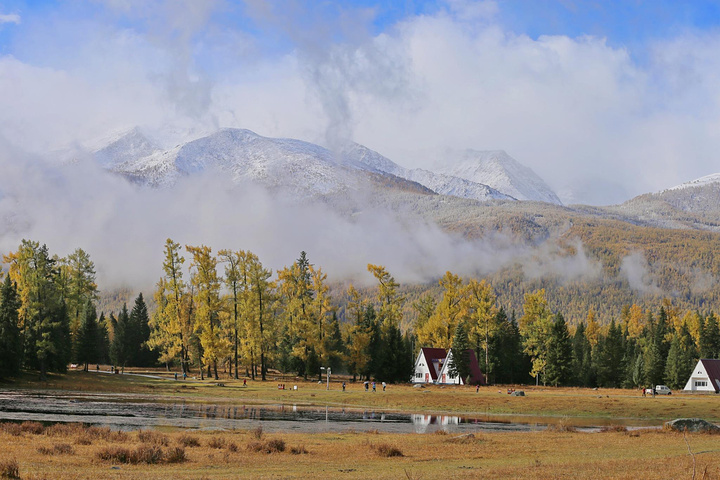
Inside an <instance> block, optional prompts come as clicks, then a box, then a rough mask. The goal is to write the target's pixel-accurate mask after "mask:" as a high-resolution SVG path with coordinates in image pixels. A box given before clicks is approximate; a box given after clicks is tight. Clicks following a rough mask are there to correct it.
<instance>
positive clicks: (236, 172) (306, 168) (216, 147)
mask: <svg viewBox="0 0 720 480" xmlns="http://www.w3.org/2000/svg"><path fill="white" fill-rule="evenodd" d="M112 170H113V171H115V172H117V173H121V174H123V175H125V176H127V177H129V178H131V179H133V180H134V181H137V182H139V183H143V184H147V185H151V186H169V185H172V184H174V183H175V182H176V181H177V180H178V179H179V178H181V177H184V176H189V175H193V174H197V173H200V172H211V171H215V172H220V173H221V174H223V175H228V176H229V177H230V179H231V180H232V181H234V182H236V183H239V182H242V181H247V180H249V181H256V182H260V183H262V184H264V185H265V186H267V187H271V188H275V187H286V188H289V189H291V190H293V191H295V193H309V194H320V195H323V194H329V193H335V192H338V191H342V190H344V189H346V188H348V187H350V188H353V187H355V186H357V184H358V181H359V179H358V176H357V174H356V173H355V172H353V170H354V169H352V168H348V167H347V166H345V165H343V164H342V163H341V162H339V161H338V159H336V158H335V156H334V155H333V154H332V153H331V152H330V151H329V150H327V149H325V148H322V147H320V146H318V145H314V144H312V143H308V142H303V141H300V140H292V139H276V138H266V137H262V136H260V135H257V134H256V133H253V132H251V131H250V130H242V129H223V130H220V131H218V132H216V133H214V134H212V135H209V136H206V137H202V138H199V139H197V140H193V141H191V142H188V143H184V144H182V145H178V146H176V147H175V148H172V149H170V150H166V151H157V152H154V153H152V154H151V155H148V156H144V157H139V158H134V159H132V160H128V161H126V162H123V163H121V164H118V165H115V166H114V167H113V168H112Z"/></svg>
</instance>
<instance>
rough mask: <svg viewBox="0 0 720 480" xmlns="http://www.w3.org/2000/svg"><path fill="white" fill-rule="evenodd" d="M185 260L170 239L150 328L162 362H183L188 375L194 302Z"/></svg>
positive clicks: (153, 342) (152, 345) (182, 365)
mask: <svg viewBox="0 0 720 480" xmlns="http://www.w3.org/2000/svg"><path fill="white" fill-rule="evenodd" d="M184 263H185V258H184V257H182V256H181V255H180V244H179V243H176V242H173V241H172V240H171V239H169V238H168V239H167V241H166V242H165V258H164V260H163V273H164V275H163V277H162V278H161V279H160V280H159V281H158V283H157V289H156V290H155V294H154V298H155V303H156V305H157V309H156V310H155V313H154V314H153V316H152V319H151V322H150V326H151V333H150V342H149V344H150V346H151V347H152V348H155V349H156V350H157V351H158V352H159V354H160V361H162V362H165V363H170V362H172V361H174V360H177V361H179V362H180V366H181V368H182V371H183V373H187V372H188V371H189V370H188V366H189V365H188V364H189V361H190V346H191V341H192V336H193V325H194V321H193V309H192V305H193V304H192V298H191V295H189V294H188V292H187V285H186V283H185V281H184V280H183V272H182V266H183V264H184Z"/></svg>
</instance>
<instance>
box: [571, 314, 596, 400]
mask: <svg viewBox="0 0 720 480" xmlns="http://www.w3.org/2000/svg"><path fill="white" fill-rule="evenodd" d="M572 344H573V361H572V369H573V382H574V383H575V384H576V385H579V386H581V387H589V386H591V385H592V382H593V374H592V357H591V355H592V346H591V345H590V341H589V340H588V339H587V335H586V334H585V324H584V323H583V322H580V323H579V324H578V326H577V328H576V329H575V335H574V336H573V341H572Z"/></svg>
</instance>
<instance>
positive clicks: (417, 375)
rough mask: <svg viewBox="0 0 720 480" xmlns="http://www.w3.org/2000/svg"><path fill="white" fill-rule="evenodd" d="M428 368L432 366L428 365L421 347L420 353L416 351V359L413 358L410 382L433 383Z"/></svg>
mask: <svg viewBox="0 0 720 480" xmlns="http://www.w3.org/2000/svg"><path fill="white" fill-rule="evenodd" d="M430 368H432V366H429V365H428V362H427V360H426V359H425V355H423V351H422V349H421V350H420V353H418V358H417V360H415V372H414V373H413V378H412V383H433V378H432V375H430Z"/></svg>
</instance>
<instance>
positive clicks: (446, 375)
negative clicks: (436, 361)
mask: <svg viewBox="0 0 720 480" xmlns="http://www.w3.org/2000/svg"><path fill="white" fill-rule="evenodd" d="M452 361H453V358H452V350H450V351H449V352H448V354H447V357H446V358H445V364H443V367H442V370H440V374H439V375H438V379H437V383H441V384H443V385H464V384H465V382H463V379H462V378H460V377H459V376H452V375H450V366H452Z"/></svg>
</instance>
